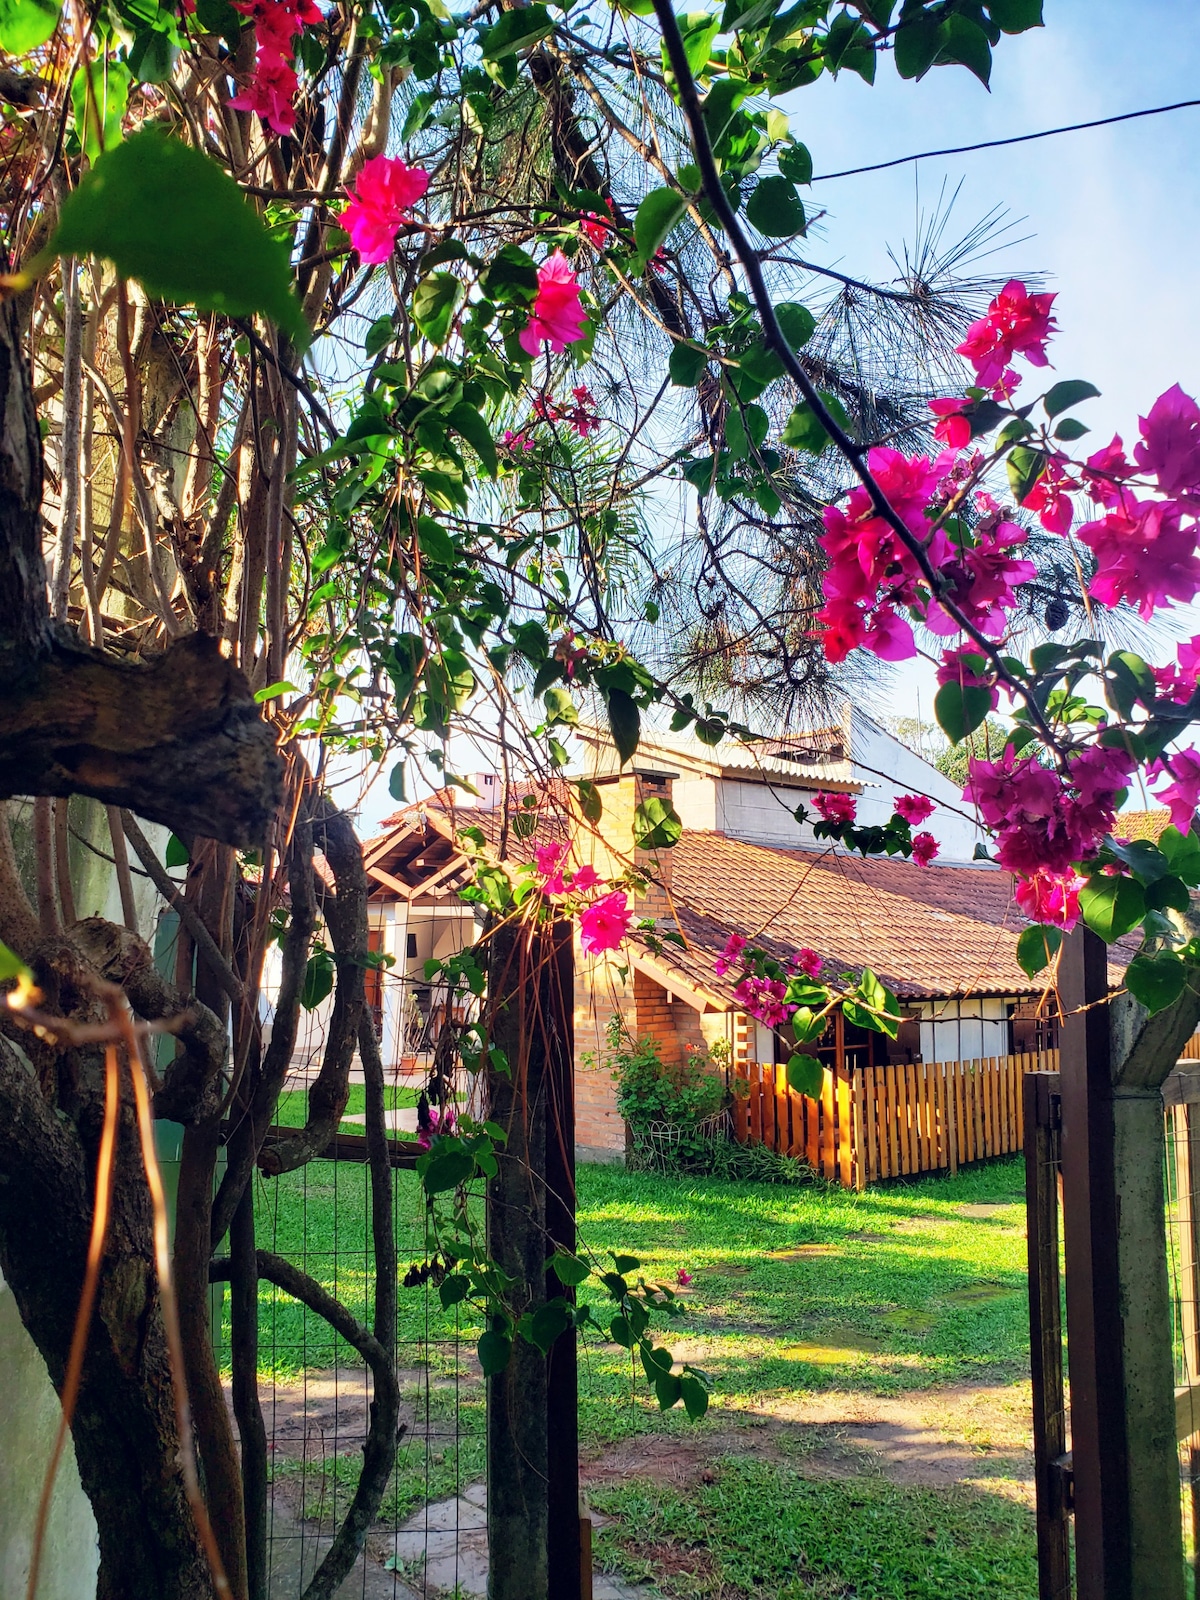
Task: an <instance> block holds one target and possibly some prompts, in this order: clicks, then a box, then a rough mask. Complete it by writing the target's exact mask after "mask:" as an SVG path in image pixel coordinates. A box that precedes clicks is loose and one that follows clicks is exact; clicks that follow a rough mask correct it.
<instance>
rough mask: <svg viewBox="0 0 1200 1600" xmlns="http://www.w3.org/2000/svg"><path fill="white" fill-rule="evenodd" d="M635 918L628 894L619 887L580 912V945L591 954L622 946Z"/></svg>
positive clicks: (586, 952)
mask: <svg viewBox="0 0 1200 1600" xmlns="http://www.w3.org/2000/svg"><path fill="white" fill-rule="evenodd" d="M632 920H633V913H632V911H630V909H629V901H628V899H627V897H626V896H625V895H624V894H623V893H622V892H621V891H620V890H617V891H616V892H615V893H613V894H606V895H605V896H604V897H603V899H601V900H596V901H594V902H593V904H592V905H590V906H587V907H586V908H585V909H584V910H583V911H581V912H580V913H579V944H580V948H581V949H582V950H583V951H584V953H585V954H586V955H589V956H598V955H603V954H604V952H605V951H606V950H617V949H619V948H620V944H621V940H622V939H623V938H624V937H625V935H626V934H627V933H628V932H629V924H630V922H631V921H632Z"/></svg>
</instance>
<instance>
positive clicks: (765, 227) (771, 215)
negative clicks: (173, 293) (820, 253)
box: [746, 177, 807, 239]
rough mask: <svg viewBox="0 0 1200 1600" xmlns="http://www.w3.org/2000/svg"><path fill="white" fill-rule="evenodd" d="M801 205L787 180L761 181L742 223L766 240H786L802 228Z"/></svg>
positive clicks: (790, 182)
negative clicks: (744, 222) (745, 222)
mask: <svg viewBox="0 0 1200 1600" xmlns="http://www.w3.org/2000/svg"><path fill="white" fill-rule="evenodd" d="M806 220H807V219H806V218H805V215H804V202H803V201H802V200H801V199H800V196H799V195H798V194H797V193H796V186H795V184H794V183H793V182H792V181H791V179H790V178H784V177H776V178H762V179H760V180H759V182H758V184H757V185H756V187H755V190H754V193H753V194H752V195H751V196H750V200H749V203H748V205H747V206H746V221H747V222H748V223H750V225H751V227H754V228H757V229H758V231H759V233H761V234H765V235H766V237H767V238H768V239H790V238H792V237H793V236H794V235H795V234H798V233H800V234H802V233H803V232H804V229H805V224H806Z"/></svg>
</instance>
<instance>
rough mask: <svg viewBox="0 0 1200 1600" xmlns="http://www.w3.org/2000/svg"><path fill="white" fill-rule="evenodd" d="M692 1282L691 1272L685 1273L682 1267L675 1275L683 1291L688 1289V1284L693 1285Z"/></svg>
mask: <svg viewBox="0 0 1200 1600" xmlns="http://www.w3.org/2000/svg"><path fill="white" fill-rule="evenodd" d="M691 1281H692V1275H691V1273H690V1272H685V1271H684V1270H683V1268H682V1267H680V1269H679V1271H678V1272H677V1273H676V1274H675V1282H676V1283H677V1284H678V1285H679V1286H680V1288H681V1289H686V1288H687V1286H688V1284H689V1283H691Z"/></svg>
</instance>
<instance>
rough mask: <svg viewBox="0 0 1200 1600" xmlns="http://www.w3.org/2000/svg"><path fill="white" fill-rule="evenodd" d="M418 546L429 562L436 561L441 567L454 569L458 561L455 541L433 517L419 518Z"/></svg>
mask: <svg viewBox="0 0 1200 1600" xmlns="http://www.w3.org/2000/svg"><path fill="white" fill-rule="evenodd" d="M417 544H418V545H419V546H420V549H421V554H422V555H423V556H424V557H425V558H426V559H427V560H429V561H436V562H438V564H439V565H441V566H445V567H452V566H453V565H454V563H455V561H456V560H457V559H458V552H457V551H456V550H455V548H454V541H453V540H452V539H451V537H450V535H449V534H448V533H447V532H446V530H445V528H443V527H442V525H441V523H440V522H435V521H434V519H433V518H432V517H418V518H417Z"/></svg>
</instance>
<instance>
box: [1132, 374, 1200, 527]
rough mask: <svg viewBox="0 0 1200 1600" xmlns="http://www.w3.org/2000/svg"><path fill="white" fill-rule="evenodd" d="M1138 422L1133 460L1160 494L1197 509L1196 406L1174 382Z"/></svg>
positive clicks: (1199, 437)
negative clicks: (1153, 479)
mask: <svg viewBox="0 0 1200 1600" xmlns="http://www.w3.org/2000/svg"><path fill="white" fill-rule="evenodd" d="M1138 421H1139V424H1140V426H1141V430H1142V438H1141V443H1140V444H1135V445H1134V447H1133V459H1134V460H1135V461H1136V462H1137V464H1138V466H1139V467H1140V468H1141V470H1142V471H1143V472H1145V473H1148V474H1149V475H1151V476H1152V477H1154V478H1156V479H1157V480H1158V487H1159V491H1160V493H1162V494H1164V495H1166V496H1168V498H1170V499H1177V500H1182V501H1183V502H1184V504H1186V505H1187V506H1188V509H1189V510H1191V511H1200V406H1198V405H1197V404H1196V402H1195V401H1194V400H1193V399H1192V397H1191V395H1189V394H1184V392H1183V390H1182V389H1181V388H1180V387H1179V385H1178V384H1177V383H1176V384H1173V385H1172V386H1171V388H1169V389H1168V390H1167V392H1166V393H1165V394H1160V395H1159V397H1158V399H1157V400H1156V401H1155V402H1154V404H1153V405H1152V406H1151V408H1150V412H1149V415H1148V416H1145V417H1140V418H1139V419H1138Z"/></svg>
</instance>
